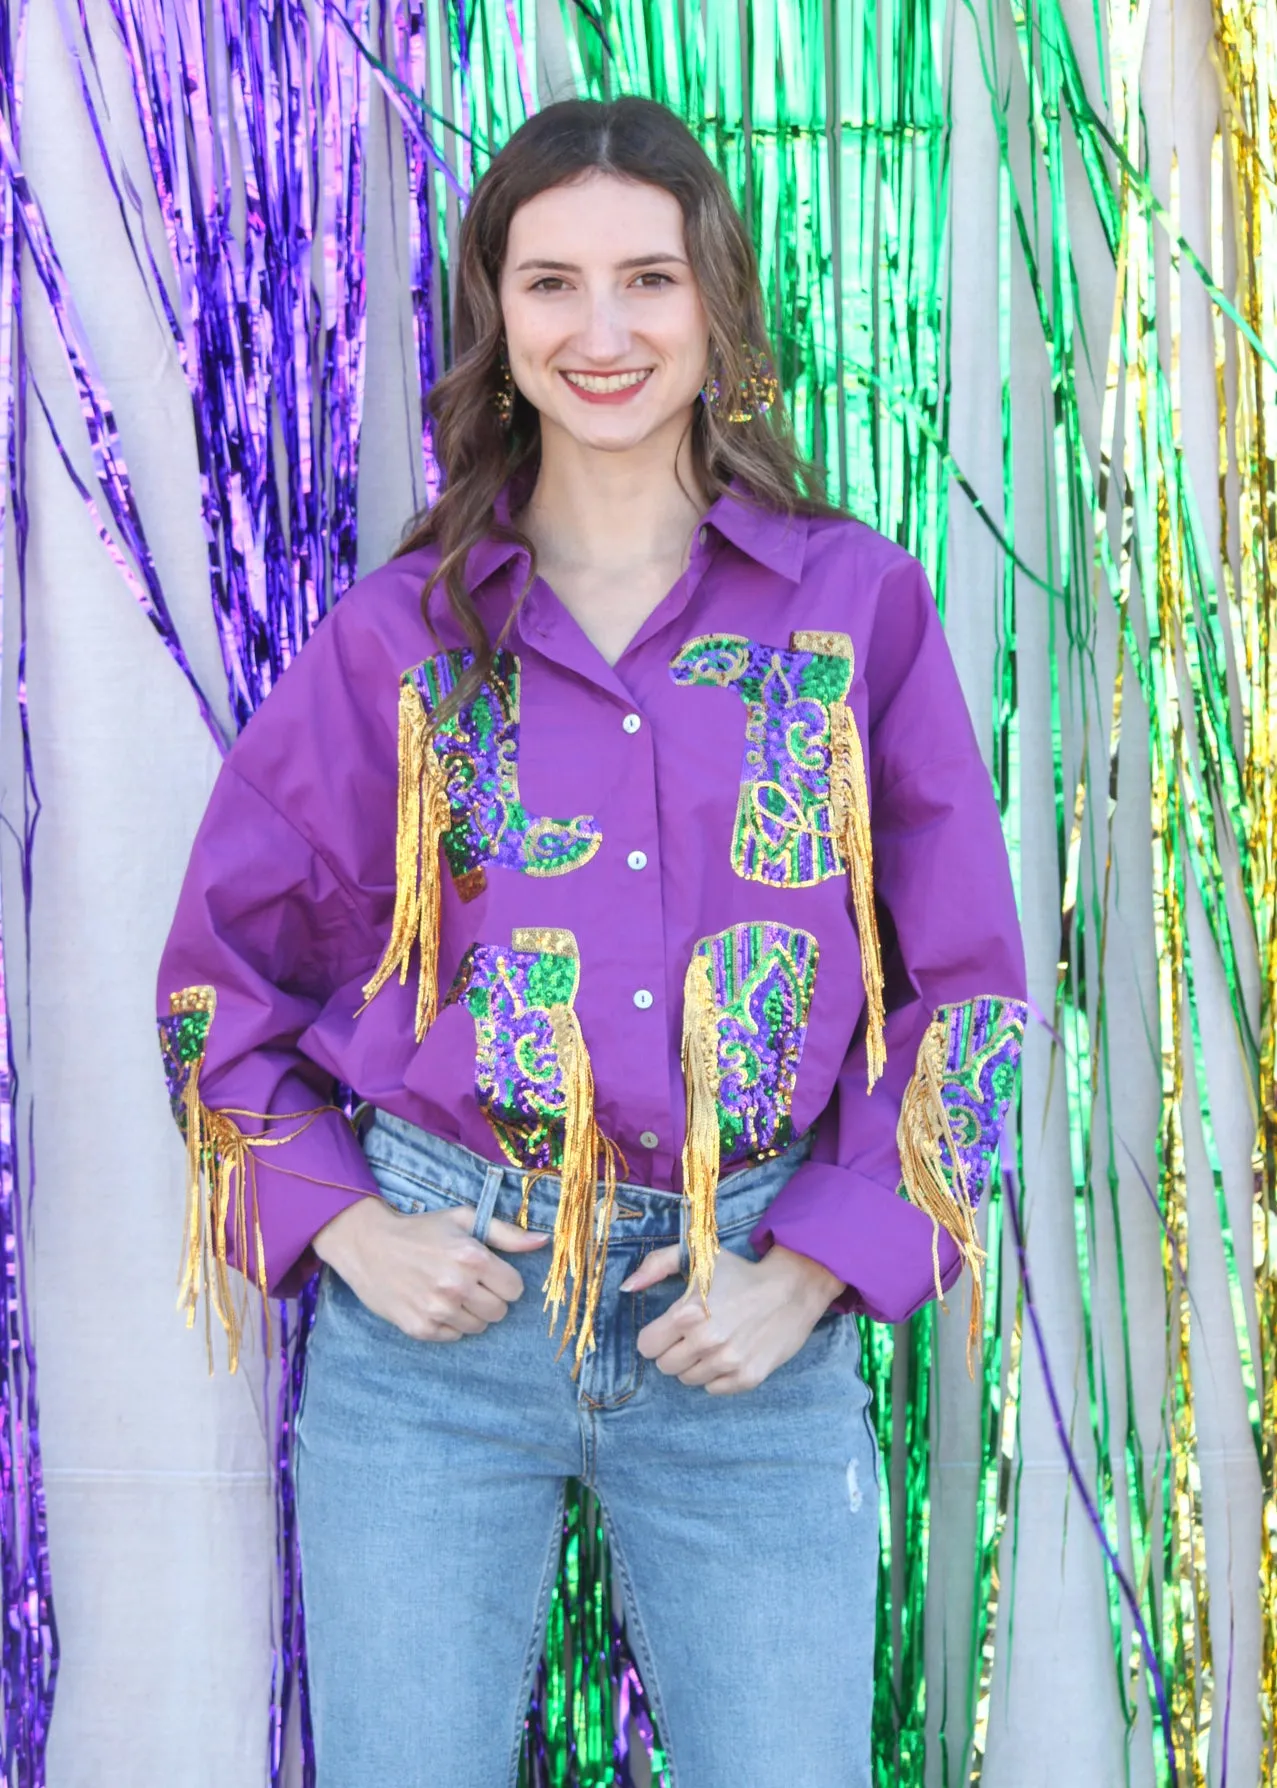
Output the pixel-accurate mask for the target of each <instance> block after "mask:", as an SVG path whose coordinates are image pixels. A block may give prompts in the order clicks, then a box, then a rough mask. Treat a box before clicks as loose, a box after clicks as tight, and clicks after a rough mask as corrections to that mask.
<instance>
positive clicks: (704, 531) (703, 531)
mask: <svg viewBox="0 0 1277 1788" xmlns="http://www.w3.org/2000/svg"><path fill="white" fill-rule="evenodd" d="M708 539H709V529H708V528H702V529H701V545H702V546H704V544H705V542H706V541H707V540H708Z"/></svg>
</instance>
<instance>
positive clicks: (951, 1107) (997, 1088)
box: [936, 995, 1028, 1205]
mask: <svg viewBox="0 0 1277 1788" xmlns="http://www.w3.org/2000/svg"><path fill="white" fill-rule="evenodd" d="M1027 1016H1028V1008H1027V1007H1026V1005H1025V1004H1024V1001H1023V1000H1013V999H1000V998H998V997H996V996H994V995H984V996H982V997H981V998H979V999H974V1000H965V1001H963V1002H962V1003H961V1004H960V1005H953V1006H941V1007H940V1008H939V1009H938V1011H937V1012H936V1017H937V1018H938V1019H940V1020H941V1022H942V1023H943V1024H944V1026H945V1028H946V1031H947V1034H948V1043H947V1048H946V1052H945V1077H944V1087H943V1089H942V1094H941V1096H942V1098H943V1100H944V1107H945V1111H946V1112H947V1113H948V1117H949V1125H950V1128H951V1129H952V1131H953V1139H954V1141H955V1142H956V1143H957V1145H958V1157H959V1159H960V1161H961V1162H962V1169H963V1174H964V1176H965V1179H966V1187H967V1195H968V1197H969V1198H970V1200H971V1203H972V1205H978V1204H979V1203H980V1200H981V1198H982V1197H983V1196H984V1194H985V1191H986V1190H987V1188H988V1185H989V1182H990V1179H991V1176H992V1174H993V1170H994V1165H995V1162H996V1159H997V1154H998V1145H999V1142H1000V1140H1001V1136H1002V1126H1003V1125H1004V1123H1005V1122H1006V1115H1007V1110H1008V1107H1009V1106H1010V1104H1011V1101H1012V1099H1014V1097H1015V1092H1016V1086H1017V1083H1018V1080H1019V1074H1020V1055H1021V1052H1022V1050H1023V1048H1024V1022H1025V1019H1026V1017H1027ZM940 1155H941V1161H942V1163H943V1165H944V1170H945V1175H946V1177H947V1178H948V1179H949V1182H950V1184H952V1183H953V1178H954V1173H953V1162H952V1159H951V1157H950V1155H949V1150H948V1146H947V1144H945V1143H943V1142H942V1143H941V1146H940Z"/></svg>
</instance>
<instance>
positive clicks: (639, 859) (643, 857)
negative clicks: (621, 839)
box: [625, 851, 647, 869]
mask: <svg viewBox="0 0 1277 1788" xmlns="http://www.w3.org/2000/svg"><path fill="white" fill-rule="evenodd" d="M625 861H626V862H627V863H628V864H629V866H630V868H631V869H646V868H647V852H646V851H631V852H630V854H629V856H628V857H627V858H626V859H625Z"/></svg>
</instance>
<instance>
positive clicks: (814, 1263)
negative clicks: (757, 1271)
mask: <svg viewBox="0 0 1277 1788" xmlns="http://www.w3.org/2000/svg"><path fill="white" fill-rule="evenodd" d="M769 1262H770V1263H771V1264H770V1267H769V1271H770V1272H772V1273H774V1274H776V1275H777V1276H778V1277H781V1278H783V1279H784V1280H785V1281H786V1282H787V1283H789V1284H791V1285H793V1286H794V1287H795V1289H796V1291H797V1292H798V1294H799V1295H800V1296H801V1297H802V1298H803V1299H804V1301H806V1300H808V1299H810V1301H811V1303H812V1304H813V1306H815V1307H816V1309H817V1310H819V1311H822V1312H823V1311H825V1310H827V1309H828V1308H829V1306H830V1304H832V1303H833V1301H834V1299H835V1298H836V1297H837V1296H838V1295H839V1293H840V1292H843V1291H845V1290H846V1289H847V1281H846V1280H845V1279H840V1278H839V1277H838V1275H837V1273H835V1272H834V1271H833V1270H832V1269H831V1268H829V1267H827V1266H824V1265H822V1263H821V1262H820V1261H819V1260H813V1259H812V1258H811V1256H810V1254H799V1253H796V1252H795V1250H794V1249H793V1248H786V1247H785V1245H784V1243H783V1242H773V1243H772V1246H771V1247H770V1248H769V1249H768V1250H767V1252H766V1254H764V1256H763V1258H762V1260H761V1261H760V1262H759V1265H760V1266H763V1267H768V1263H769Z"/></svg>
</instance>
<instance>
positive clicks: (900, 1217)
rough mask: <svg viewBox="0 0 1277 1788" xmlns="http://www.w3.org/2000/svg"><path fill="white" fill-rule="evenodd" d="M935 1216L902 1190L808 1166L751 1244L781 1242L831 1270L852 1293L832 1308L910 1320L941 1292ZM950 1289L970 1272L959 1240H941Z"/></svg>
mask: <svg viewBox="0 0 1277 1788" xmlns="http://www.w3.org/2000/svg"><path fill="white" fill-rule="evenodd" d="M932 1237H933V1230H932V1223H931V1219H930V1217H928V1216H927V1215H926V1214H925V1212H923V1211H920V1210H919V1209H918V1208H917V1206H916V1205H913V1204H910V1203H909V1201H908V1199H907V1198H905V1197H904V1195H903V1194H902V1193H900V1192H895V1191H892V1190H889V1189H888V1188H887V1187H886V1186H884V1185H882V1184H880V1183H879V1181H877V1180H871V1179H867V1178H866V1177H865V1175H864V1174H862V1173H857V1172H856V1170H855V1169H854V1168H851V1167H835V1166H831V1165H829V1164H828V1163H826V1162H823V1161H804V1162H803V1163H802V1165H801V1166H800V1167H799V1168H798V1169H797V1170H796V1172H795V1173H794V1175H793V1177H792V1178H791V1179H790V1180H788V1181H787V1182H786V1184H785V1185H784V1186H782V1188H781V1190H780V1191H779V1192H778V1193H777V1194H776V1196H775V1198H773V1200H772V1202H771V1204H770V1205H768V1207H767V1209H766V1210H765V1211H764V1212H763V1215H762V1217H761V1218H760V1219H759V1221H758V1223H757V1224H756V1225H755V1227H754V1230H753V1232H752V1234H751V1235H750V1238H749V1239H750V1242H751V1243H752V1245H753V1248H754V1251H755V1252H756V1253H757V1254H759V1255H762V1254H765V1253H766V1252H767V1250H768V1248H770V1247H771V1245H772V1243H773V1242H779V1243H780V1244H781V1246H782V1247H785V1248H792V1249H793V1251H794V1253H795V1254H806V1255H807V1256H808V1258H809V1259H811V1260H817V1261H819V1262H820V1264H821V1266H825V1267H828V1268H829V1270H830V1272H831V1273H836V1274H837V1276H838V1277H839V1278H840V1279H842V1280H843V1281H844V1282H845V1284H846V1287H847V1289H846V1290H845V1291H842V1292H839V1294H838V1296H837V1297H836V1298H835V1299H834V1300H833V1302H832V1304H831V1305H830V1308H831V1309H834V1310H842V1311H844V1312H847V1313H850V1314H855V1315H864V1316H870V1317H872V1318H873V1319H874V1320H875V1321H877V1322H904V1321H905V1319H906V1318H907V1317H910V1316H912V1315H913V1313H914V1311H915V1310H920V1309H921V1308H922V1306H923V1305H924V1304H925V1303H926V1302H927V1301H928V1300H929V1299H930V1298H933V1297H934V1296H935V1294H936V1272H935V1256H934V1252H933V1240H932ZM939 1255H940V1283H941V1285H942V1287H943V1288H944V1290H945V1291H947V1290H948V1289H949V1287H950V1286H951V1285H952V1284H953V1282H954V1280H955V1279H957V1277H958V1276H959V1274H960V1273H961V1271H962V1262H961V1260H960V1259H959V1257H958V1250H957V1247H956V1246H955V1244H954V1240H953V1237H952V1236H951V1235H950V1234H949V1233H948V1231H947V1230H945V1229H941V1231H940V1235H939Z"/></svg>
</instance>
